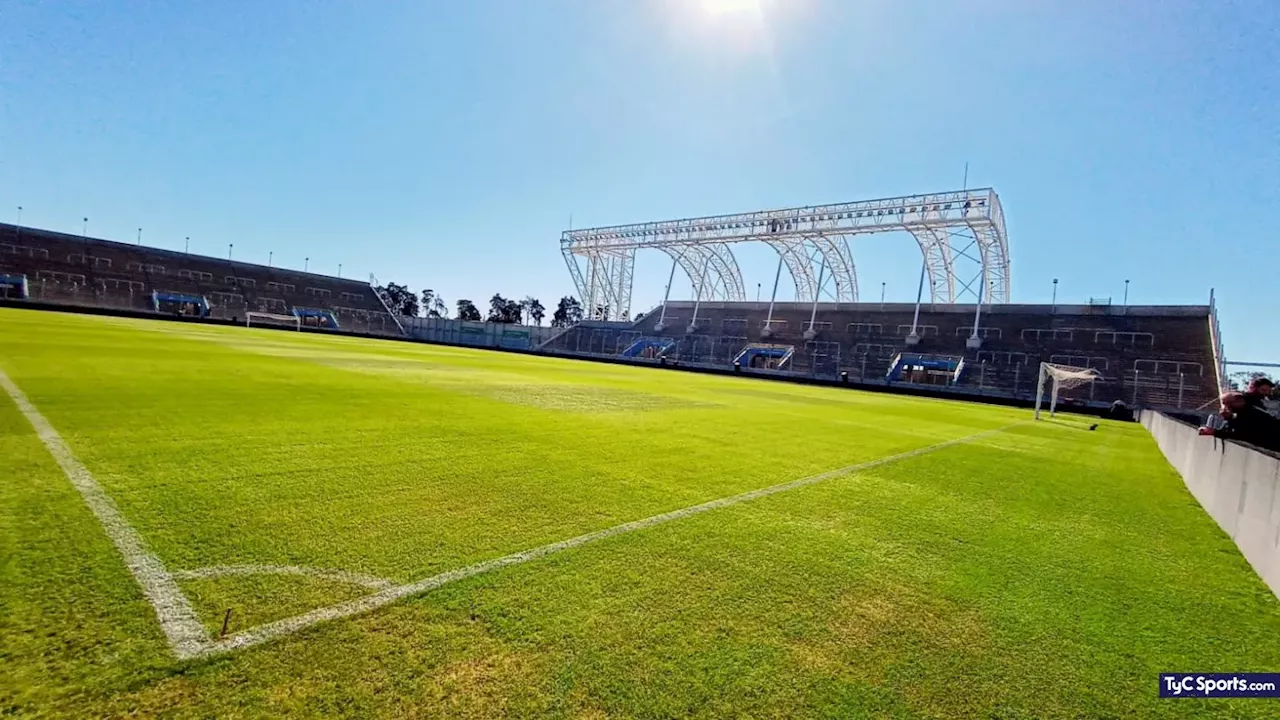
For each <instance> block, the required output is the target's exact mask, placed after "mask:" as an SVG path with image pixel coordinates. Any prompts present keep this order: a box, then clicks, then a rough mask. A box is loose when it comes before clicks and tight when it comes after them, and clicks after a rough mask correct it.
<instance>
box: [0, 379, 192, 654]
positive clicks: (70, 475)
mask: <svg viewBox="0 0 1280 720" xmlns="http://www.w3.org/2000/svg"><path fill="white" fill-rule="evenodd" d="M0 386H3V387H4V389H5V392H7V393H8V394H9V397H10V398H12V399H13V403H14V404H15V405H17V406H18V410H19V411H20V412H21V413H22V414H23V415H24V416H26V418H27V421H28V422H30V423H31V427H33V428H35V431H36V435H37V436H39V438H40V440H41V441H42V442H44V445H45V447H46V448H48V449H49V454H50V455H52V456H53V459H54V460H55V461H57V463H58V466H59V467H61V468H62V472H64V473H66V475H67V479H68V480H70V481H71V484H72V485H73V486H75V488H76V490H78V491H80V497H82V498H84V502H85V504H86V505H88V506H89V509H90V510H91V511H93V514H94V515H95V516H97V518H98V522H100V523H102V529H103V530H104V531H106V533H107V537H109V538H110V539H111V542H113V543H115V546H116V550H118V551H119V552H120V554H121V555H122V556H123V557H124V561H125V565H127V566H128V567H129V572H131V573H133V578H134V579H135V580H137V581H138V585H139V586H141V587H142V594H143V595H145V596H146V598H147V600H149V601H150V602H151V605H152V606H153V607H154V608H155V610H156V617H157V618H158V619H159V620H160V629H161V630H163V631H164V634H165V637H167V638H168V639H169V645H170V647H172V648H173V652H174V654H175V655H177V656H178V657H179V658H186V657H193V656H195V655H199V654H201V653H203V652H206V651H207V650H206V648H207V647H208V640H209V636H208V634H207V633H206V632H205V630H204V626H202V625H201V624H200V620H199V619H198V618H197V617H196V614H195V611H194V610H192V608H191V603H190V602H189V601H188V600H187V596H186V595H183V594H182V590H181V589H180V588H179V587H178V583H177V582H175V581H174V578H173V576H172V575H171V574H169V571H168V570H166V569H165V567H164V563H162V562H160V558H158V557H156V556H155V555H154V554H152V552H151V550H150V549H149V548H148V547H147V544H146V542H144V541H143V539H142V536H140V535H138V532H137V531H136V530H134V529H133V527H132V526H131V525H129V523H128V522H127V521H126V520H125V519H124V516H123V515H121V514H120V509H119V508H117V507H116V504H115V502H113V501H112V500H111V498H110V497H109V496H108V495H107V494H106V492H105V491H104V490H103V489H102V486H101V485H99V484H98V482H97V481H96V480H94V479H93V475H91V474H90V473H89V471H88V470H87V469H86V468H85V466H84V465H81V464H80V461H79V460H77V459H76V456H75V454H74V453H72V452H71V448H70V447H67V443H66V442H65V441H63V439H62V436H61V435H59V434H58V431H57V430H54V429H53V426H52V425H50V424H49V421H48V420H46V419H45V417H44V416H43V415H41V414H40V411H39V410H37V409H36V408H35V406H34V405H32V404H31V401H30V400H28V399H27V396H26V395H25V394H24V393H23V392H22V390H21V389H19V388H18V386H17V385H15V384H14V383H13V381H12V380H10V379H9V376H8V375H6V374H5V372H4V370H2V369H0Z"/></svg>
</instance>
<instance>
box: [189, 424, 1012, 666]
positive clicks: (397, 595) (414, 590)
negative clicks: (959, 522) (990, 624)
mask: <svg viewBox="0 0 1280 720" xmlns="http://www.w3.org/2000/svg"><path fill="white" fill-rule="evenodd" d="M1020 424H1022V423H1013V424H1011V425H1006V426H1004V427H1001V428H996V429H994V430H986V431H983V432H980V433H975V434H973V435H968V436H965V437H962V438H956V439H955V440H947V441H945V442H940V443H937V444H936V445H929V446H927V447H922V448H917V449H915V450H908V451H907V452H902V453H898V454H896V455H890V456H888V457H882V458H879V459H877V460H870V461H867V462H862V463H858V464H856V465H848V466H846V467H842V468H837V469H835V470H828V471H827V472H824V473H820V474H818V475H811V476H809V477H805V478H800V479H799V480H792V481H790V482H785V483H781V484H779V485H771V486H769V487H765V488H760V489H759V490H752V491H750V492H745V493H741V494H739V495H731V496H729V497H724V498H720V499H718V500H712V501H710V502H705V503H702V504H700V505H693V506H690V507H686V508H681V509H679V510H672V511H671V512H667V513H663V514H661V515H654V516H652V517H648V518H644V519H642V520H634V521H632V522H628V523H623V524H621V525H615V526H613V527H610V528H605V529H604V530H597V531H595V532H590V533H587V534H585V535H579V536H577V537H573V538H569V539H568V540H561V541H559V542H554V543H551V544H549V545H542V546H541V547H536V548H532V549H530V550H522V551H520V552H517V553H513V554H511V555H505V556H503V557H500V558H495V559H493V560H486V561H484V562H480V563H476V564H475V565H468V566H467V567H463V568H458V569H457V570H449V571H448V572H443V573H440V574H439V575H433V576H431V577H429V578H425V579H423V580H419V581H417V582H412V583H409V584H407V585H397V586H395V587H389V588H387V589H385V590H383V591H381V592H377V593H374V594H372V595H366V596H365V597H362V598H357V599H355V600H349V601H347V602H342V603H338V604H336V605H330V606H328V607H323V608H319V609H316V610H312V611H311V612H308V613H304V614H302V615H296V616H294V617H291V618H285V619H283V620H277V621H275V622H272V623H268V624H266V625H260V626H258V627H256V628H251V629H249V630H244V631H242V632H239V633H236V634H235V635H231V636H228V637H226V638H223V639H221V640H216V641H213V642H209V643H206V644H205V645H204V647H203V648H202V649H201V652H200V654H201V655H213V654H217V653H225V652H229V651H232V650H237V649H240V648H245V647H249V646H251V645H258V644H260V643H264V642H267V641H268V640H272V639H274V638H278V637H281V636H283V635H288V634H290V633H293V632H297V631H298V630H301V629H303V628H306V627H309V626H311V625H315V624H317V623H321V622H325V621H327V620H336V619H338V618H344V617H350V616H352V615H358V614H360V613H365V612H369V611H370V610H374V609H376V608H380V607H382V606H384V605H388V604H390V603H393V602H395V601H397V600H400V599H402V598H405V597H409V596H411V595H417V594H420V593H424V592H426V591H428V590H434V589H435V588H438V587H441V586H442V585H447V584H449V583H452V582H456V581H458V580H463V579H465V578H469V577H474V576H476V575H480V574H482V573H487V572H490V571H492V570H497V569H500V568H504V567H508V566H511V565H519V564H521V563H526V562H529V561H530V560H534V559H537V558H540V557H544V556H546V555H551V554H553V553H558V552H561V551H563V550H569V549H571V548H576V547H578V546H580V545H586V544H588V543H592V542H596V541H597V540H604V539H605V538H611V537H614V536H615V535H623V534H626V533H631V532H635V531H637V530H644V529H646V528H651V527H653V526H655V525H661V524H663V523H667V522H671V521H672V520H679V519H681V518H686V517H690V516H692V515H699V514H701V513H704V512H707V511H710V510H717V509H719V508H723V507H729V506H731V505H737V504H739V503H744V502H748V501H751V500H756V499H759V498H762V497H766V496H769V495H776V494H777V493H781V492H786V491H788V490H795V489H796V488H801V487H805V486H807V485H814V484H816V483H820V482H823V481H824V480H831V479H832V478H837V477H842V476H844V475H849V474H851V473H855V472H859V471H862V470H869V469H871V468H874V467H878V466H881V465H887V464H890V463H894V462H898V461H899V460H906V459H908V458H913V457H918V456H920V455H926V454H928V453H932V452H936V451H938V450H941V449H943V448H947V447H951V446H953V445H959V444H961V443H967V442H972V441H974V440H977V439H979V438H982V437H986V436H989V435H994V434H996V433H1000V432H1004V431H1005V430H1007V429H1009V428H1011V427H1014V426H1015V425H1020Z"/></svg>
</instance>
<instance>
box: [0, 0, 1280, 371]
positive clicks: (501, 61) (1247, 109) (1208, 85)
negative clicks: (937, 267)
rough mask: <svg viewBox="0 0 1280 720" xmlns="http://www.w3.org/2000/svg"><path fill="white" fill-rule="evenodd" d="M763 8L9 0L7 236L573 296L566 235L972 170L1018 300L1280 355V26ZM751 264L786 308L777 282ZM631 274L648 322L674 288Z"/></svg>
mask: <svg viewBox="0 0 1280 720" xmlns="http://www.w3.org/2000/svg"><path fill="white" fill-rule="evenodd" d="M742 2H743V0H737V1H736V2H735V1H734V0H466V1H465V2H464V1H462V0H458V1H455V2H432V1H430V0H414V1H408V0H345V1H341V0H332V1H325V2H319V1H316V0H306V1H303V0H296V1H294V0H270V1H269V2H264V1H262V0H206V1H204V2H198V1H191V2H174V3H155V2H140V1H138V2H129V1H125V0H115V1H110V0H108V1H103V0H93V1H85V0H59V1H58V2H30V1H25V0H0V217H3V219H4V220H6V221H12V220H13V219H14V217H15V216H16V212H17V210H16V208H17V206H19V205H22V206H23V207H24V208H25V211H24V213H23V222H24V223H25V224H30V225H36V226H41V227H49V228H54V229H61V230H67V231H75V232H78V231H79V229H80V218H82V217H84V216H88V217H89V218H90V221H89V229H90V234H91V235H97V236H100V237H110V238H118V239H124V240H129V239H131V238H133V237H134V235H135V233H136V231H137V228H138V227H142V228H143V234H144V240H145V241H146V242H147V243H148V244H153V245H157V246H161V247H170V248H181V246H182V238H183V237H184V236H187V235H189V236H191V238H192V246H193V250H198V251H201V252H205V253H208V254H215V255H225V253H226V249H227V243H229V242H234V243H235V246H236V247H235V254H236V257H237V258H239V259H246V260H256V261H261V262H265V261H266V258H267V253H268V252H269V251H273V252H274V254H275V258H276V261H277V263H280V264H286V265H292V266H295V267H301V266H302V262H303V257H306V256H309V257H310V258H311V268H312V269H313V270H319V271H325V272H336V271H337V267H338V264H339V263H342V264H343V272H344V274H345V275H367V274H368V273H369V272H374V273H377V275H378V277H379V278H380V279H381V280H384V281H386V280H394V281H397V282H402V283H408V284H409V285H410V286H412V287H413V288H414V289H421V288H422V287H424V286H429V287H433V288H435V289H436V290H438V291H439V292H440V293H442V294H443V295H444V297H445V298H446V299H447V300H448V301H449V302H450V304H452V302H453V301H454V300H456V299H457V298H459V297H467V298H470V299H472V300H474V301H476V302H477V304H483V303H485V302H486V300H487V298H488V297H489V296H490V295H492V294H493V293H495V292H500V293H502V294H504V295H507V296H516V297H520V296H524V295H527V294H532V295H535V296H537V297H540V298H541V299H542V300H543V301H544V303H545V304H547V305H552V304H553V303H554V300H555V299H556V298H558V297H559V296H560V295H563V294H569V293H571V292H572V285H571V283H570V281H569V275H568V273H567V272H566V270H565V268H564V265H563V262H562V260H561V258H560V255H559V252H558V246H557V240H558V237H559V234H560V231H562V230H563V229H565V227H566V226H568V224H569V220H570V216H571V215H572V217H573V222H574V225H575V226H577V227H584V226H589V225H602V224H614V223H620V222H630V221H645V220H657V219H666V218H673V217H684V216H691V215H702V214H712V213H720V212H732V211H744V210H755V209H763V208H771V207H779V206H790V205H803V204H812V203H821V202H837V201H845V200H856V199H865V198H873V197H882V196H886V195H895V194H905V193H913V192H930V191H936V190H948V189H955V188H957V187H959V186H960V184H961V182H962V179H963V178H962V175H963V168H964V164H965V162H966V161H968V162H970V163H971V169H970V174H969V185H970V186H971V187H973V186H984V185H990V186H993V187H995V188H996V189H997V191H998V192H999V193H1000V195H1001V197H1002V198H1003V201H1004V204H1005V210H1006V213H1007V215H1008V222H1009V234H1010V238H1011V245H1012V256H1013V298H1014V300H1015V301H1022V302H1047V301H1048V300H1049V295H1050V291H1051V279H1052V278H1054V277H1058V278H1060V280H1061V290H1060V293H1059V297H1060V300H1065V301H1068V302H1071V301H1084V300H1085V299H1087V298H1088V297H1090V296H1113V297H1115V298H1116V300H1117V301H1118V300H1119V298H1120V295H1121V293H1122V291H1123V281H1124V279H1125V278H1130V279H1131V280H1132V281H1133V284H1132V290H1131V294H1130V299H1131V301H1132V302H1136V303H1202V302H1205V301H1206V300H1207V297H1208V292H1209V288H1210V287H1211V286H1216V287H1217V290H1218V297H1219V299H1220V304H1221V309H1222V315H1223V322H1224V326H1225V328H1224V329H1225V335H1226V340H1227V344H1228V351H1229V354H1230V355H1231V356H1234V357H1237V358H1244V356H1248V359H1253V360H1280V333H1277V331H1276V327H1277V324H1276V313H1277V310H1280V285H1278V284H1277V272H1276V269H1277V260H1276V255H1277V252H1280V231H1278V230H1277V223H1276V218H1277V216H1278V215H1280V40H1278V39H1277V38H1280V2H1276V1H1275V0H1253V1H1243V0H1242V1H1240V2H1231V1H1229V0H1204V1H1203V2H1189V1H1185V0H1124V1H1123V2H1114V1H1110V2H1101V1H1092V0H1089V1H1085V0H1070V1H1062V2H1056V1H1050V0H1035V1H1028V0H974V1H973V2H944V1H942V0H937V1H934V2H896V1H890V0H759V7H758V8H752V7H746V8H745V9H743V8H737V9H735V8H733V7H729V6H732V5H735V4H741V3H742ZM708 3H710V4H711V5H721V6H724V7H719V8H717V7H709V5H708ZM748 4H750V3H749V2H748ZM853 250H854V254H855V260H856V261H857V263H858V269H859V278H860V281H861V284H862V287H863V298H864V299H875V296H878V294H879V286H880V283H881V282H884V283H886V284H887V288H888V297H889V299H891V300H910V299H913V297H914V291H915V281H916V274H917V272H918V269H919V264H918V263H919V260H918V252H917V251H915V250H914V249H913V244H912V242H911V241H910V239H909V238H908V237H905V236H903V237H897V236H885V237H873V238H868V239H865V240H859V241H857V242H855V243H854V247H853ZM650 255H651V256H650ZM740 258H741V261H742V265H743V270H744V274H745V275H746V279H747V282H748V284H749V285H754V284H755V283H757V282H763V283H764V284H765V291H766V293H767V291H768V285H769V283H770V281H771V280H772V274H773V268H774V260H773V258H771V257H770V256H769V254H768V253H767V252H761V251H751V250H744V251H743V252H742V254H741V255H740ZM638 262H639V266H638V268H637V276H636V293H635V303H634V306H633V309H634V310H642V309H646V308H648V307H650V306H652V305H654V304H656V303H657V302H658V301H660V299H661V294H662V286H663V284H664V283H665V280H666V273H667V268H668V266H667V264H666V262H665V261H664V260H663V256H661V255H659V254H657V253H650V254H642V255H641V257H640V258H639V261H638ZM785 292H790V290H789V289H787V290H786V291H785ZM675 294H676V295H683V296H685V297H688V296H689V295H690V290H689V288H688V282H687V281H684V285H683V286H682V285H681V284H680V283H677V285H676V290H675Z"/></svg>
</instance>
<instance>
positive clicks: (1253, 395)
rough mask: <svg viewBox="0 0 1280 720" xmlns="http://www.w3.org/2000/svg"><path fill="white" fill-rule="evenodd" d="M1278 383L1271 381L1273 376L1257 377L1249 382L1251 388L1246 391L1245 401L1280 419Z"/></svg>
mask: <svg viewBox="0 0 1280 720" xmlns="http://www.w3.org/2000/svg"><path fill="white" fill-rule="evenodd" d="M1275 394H1276V384H1275V383H1273V382H1271V378H1267V377H1262V376H1259V377H1256V378H1254V379H1253V381H1252V382H1250V383H1249V389H1248V391H1247V392H1245V394H1244V397H1245V401H1246V402H1248V403H1249V404H1251V405H1255V406H1257V408H1258V409H1259V410H1261V411H1263V412H1265V413H1266V414H1268V415H1270V416H1271V417H1273V418H1276V419H1280V400H1277V399H1276V397H1275Z"/></svg>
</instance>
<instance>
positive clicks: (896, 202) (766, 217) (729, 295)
mask: <svg viewBox="0 0 1280 720" xmlns="http://www.w3.org/2000/svg"><path fill="white" fill-rule="evenodd" d="M888 232H906V233H910V234H911V235H912V236H913V237H914V238H915V240H916V242H917V243H918V244H919V246H920V251H921V254H922V256H923V257H924V262H925V269H926V272H927V274H928V275H929V289H930V298H931V300H932V301H933V302H935V303H937V302H941V303H955V302H958V301H959V299H960V298H959V295H960V294H962V293H965V292H967V291H969V290H971V289H972V290H973V294H975V295H977V294H979V293H980V294H982V295H983V299H984V301H985V302H990V303H1002V302H1008V301H1009V299H1010V279H1011V271H1010V263H1009V241H1008V233H1007V231H1006V229H1005V224H1004V210H1003V208H1002V207H1001V204H1000V198H999V197H998V196H997V195H996V192H995V190H993V189H992V188H975V189H968V188H966V189H964V190H953V191H948V192H940V193H926V194H920V195H907V196H902V197H891V198H880V199H877V200H861V201H856V202H849V203H835V204H831V205H818V206H808V207H796V208H789V209H778V210H762V211H758V212H749V213H734V214H727V215H716V216H708V217H700V218H686V219H682V220H665V221H659V222H647V223H638V224H630V225H614V226H610V227H597V228H587V229H579V230H567V231H565V232H564V233H562V234H561V237H560V247H561V251H562V253H563V254H564V255H565V261H566V264H567V265H568V266H569V272H570V274H571V276H572V277H573V281H574V284H575V286H577V288H578V292H579V293H580V297H583V298H592V301H591V302H590V303H589V304H590V305H592V306H594V307H597V308H599V307H605V306H608V311H609V319H620V318H622V317H625V316H626V315H627V314H628V313H629V311H630V307H629V306H630V301H631V293H630V278H631V269H632V263H633V258H634V256H633V255H631V254H630V253H631V252H633V251H634V250H636V249H641V248H653V249H665V248H679V249H683V248H693V247H697V248H704V249H699V250H695V251H691V252H692V253H693V255H692V256H691V258H692V259H699V260H701V261H702V262H703V263H704V264H705V266H706V267H707V278H708V280H707V283H708V285H707V288H705V289H704V296H711V297H719V298H722V299H727V300H736V299H744V300H745V297H746V292H745V288H746V283H745V282H743V279H742V273H741V271H740V269H739V268H738V264H737V261H736V259H735V258H734V257H733V253H732V252H731V251H730V249H729V247H728V246H729V245H730V244H732V243H738V242H763V243H766V244H768V245H770V246H771V247H773V248H774V250H775V251H777V252H778V254H779V255H780V256H781V257H782V260H783V262H785V263H786V264H787V269H788V270H789V271H790V272H791V278H792V280H793V281H794V282H795V285H796V292H797V295H798V297H800V298H801V299H806V298H812V297H813V296H814V290H815V288H816V286H817V282H816V280H815V278H814V275H815V272H816V265H817V264H818V263H817V262H814V260H815V259H816V255H815V254H814V252H815V251H816V252H819V253H822V256H823V262H824V264H825V265H826V266H827V267H829V268H830V270H831V273H832V277H833V278H834V280H835V283H836V293H835V294H836V296H837V299H840V300H848V299H852V298H855V297H856V296H857V275H856V269H855V266H854V264H853V257H852V254H851V253H849V252H848V240H847V238H848V236H850V235H868V234H879V233H888ZM970 239H972V241H973V242H972V245H970ZM962 242H963V244H964V245H965V247H964V248H963V249H962V248H961V246H960V244H961V243H962ZM970 247H974V248H976V250H975V251H974V252H973V253H972V254H970V253H969V252H968V250H969V248H970ZM619 253H621V254H619ZM668 254H670V253H668ZM577 258H586V260H587V261H586V263H585V264H579V261H578V260H577ZM962 261H963V262H964V263H972V264H973V265H976V266H979V268H978V272H977V274H976V275H974V274H971V273H970V272H969V270H970V268H969V267H965V268H964V269H963V270H962V271H961V272H960V273H959V274H958V268H957V263H961V262H962ZM685 272H686V274H690V269H689V268H687V267H686V268H685ZM691 274H692V276H693V277H695V278H699V279H700V278H701V277H702V273H701V272H700V271H699V270H693V271H692V273H691ZM961 274H963V275H964V277H961ZM970 277H976V278H980V279H981V282H982V283H983V284H982V285H978V286H977V287H976V288H974V287H973V285H972V280H970V279H969V278H970Z"/></svg>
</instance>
